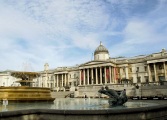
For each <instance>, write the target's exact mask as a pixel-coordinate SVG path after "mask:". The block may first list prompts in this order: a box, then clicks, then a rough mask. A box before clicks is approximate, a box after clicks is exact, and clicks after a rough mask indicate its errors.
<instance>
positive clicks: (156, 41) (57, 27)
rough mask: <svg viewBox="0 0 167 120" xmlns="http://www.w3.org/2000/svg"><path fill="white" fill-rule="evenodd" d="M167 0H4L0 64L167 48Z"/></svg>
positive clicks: (61, 61) (72, 61) (34, 66)
mask: <svg viewBox="0 0 167 120" xmlns="http://www.w3.org/2000/svg"><path fill="white" fill-rule="evenodd" d="M166 11H167V0H17V1H16V0H0V56H1V59H0V70H6V69H10V70H29V71H30V70H31V71H41V70H43V69H44V64H45V63H48V64H49V67H50V69H53V68H56V67H63V66H74V65H76V64H81V63H84V62H88V61H90V60H91V58H92V53H93V52H94V50H95V49H96V47H97V46H98V45H99V43H100V41H102V43H103V45H104V46H105V47H106V48H108V50H109V52H110V57H118V56H125V57H133V56H137V55H147V54H151V53H154V52H159V51H161V49H162V48H165V49H166V48H167V12H166Z"/></svg>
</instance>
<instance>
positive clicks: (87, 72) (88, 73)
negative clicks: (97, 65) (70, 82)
mask: <svg viewBox="0 0 167 120" xmlns="http://www.w3.org/2000/svg"><path fill="white" fill-rule="evenodd" d="M87 84H88V85H89V68H88V69H87Z"/></svg>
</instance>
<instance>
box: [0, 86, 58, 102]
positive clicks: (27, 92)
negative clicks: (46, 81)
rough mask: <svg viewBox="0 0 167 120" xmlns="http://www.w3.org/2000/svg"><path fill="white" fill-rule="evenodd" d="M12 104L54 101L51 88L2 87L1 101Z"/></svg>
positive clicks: (0, 88) (0, 92)
mask: <svg viewBox="0 0 167 120" xmlns="http://www.w3.org/2000/svg"><path fill="white" fill-rule="evenodd" d="M3 99H7V100H8V101H10V102H27V101H28V102H34V101H52V102H53V101H54V99H55V98H52V97H51V93H50V89H49V88H40V87H27V86H19V87H0V100H1V101H3Z"/></svg>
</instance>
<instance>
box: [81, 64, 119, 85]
mask: <svg viewBox="0 0 167 120" xmlns="http://www.w3.org/2000/svg"><path fill="white" fill-rule="evenodd" d="M79 71H80V72H79V73H80V75H79V76H80V81H79V85H99V84H112V83H116V81H115V79H114V64H112V63H111V62H106V61H91V62H88V63H85V64H83V65H81V66H80V67H79Z"/></svg>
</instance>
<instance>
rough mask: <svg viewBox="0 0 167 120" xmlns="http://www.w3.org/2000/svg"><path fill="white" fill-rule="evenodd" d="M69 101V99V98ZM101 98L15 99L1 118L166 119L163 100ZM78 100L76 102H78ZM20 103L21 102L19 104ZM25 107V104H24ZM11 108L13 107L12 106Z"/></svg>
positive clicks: (21, 119) (37, 119) (29, 119)
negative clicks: (113, 101) (114, 104)
mask: <svg viewBox="0 0 167 120" xmlns="http://www.w3.org/2000/svg"><path fill="white" fill-rule="evenodd" d="M72 101H73V102H72ZM107 102H108V100H105V99H67V98H65V99H56V100H55V101H54V103H53V104H49V103H46V102H44V103H40V104H39V103H30V104H29V103H26V104H25V103H19V104H14V103H13V104H10V103H9V105H8V106H6V108H7V110H9V111H5V112H0V114H1V119H2V120H10V119H12V120H18V119H19V120H55V119H58V120H85V119H86V120H118V119H119V120H134V119H135V120H143V119H161V120H163V119H167V104H163V105H160V104H158V103H155V104H154V103H150V102H149V103H147V102H137V101H134V102H133V101H132V102H127V103H126V104H125V105H124V106H118V107H111V106H109V105H108V103H107ZM79 103H80V104H79ZM20 105H21V106H20ZM26 107H28V108H26ZM12 109H13V110H12Z"/></svg>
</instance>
